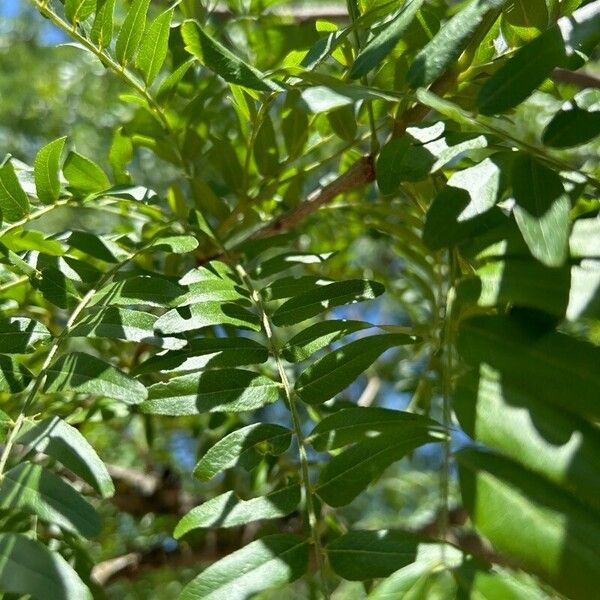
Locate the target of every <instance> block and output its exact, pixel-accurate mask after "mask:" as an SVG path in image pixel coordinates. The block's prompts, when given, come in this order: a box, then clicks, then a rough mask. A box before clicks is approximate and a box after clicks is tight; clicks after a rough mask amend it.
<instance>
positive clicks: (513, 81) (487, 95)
mask: <svg viewBox="0 0 600 600" xmlns="http://www.w3.org/2000/svg"><path fill="white" fill-rule="evenodd" d="M564 57H565V46H564V43H563V39H562V37H561V35H560V31H559V29H558V27H556V26H555V27H551V28H550V29H547V30H546V31H545V32H544V33H542V35H540V36H539V37H537V38H535V39H534V40H533V41H532V42H529V43H528V44H526V45H525V46H523V47H522V48H519V50H517V52H516V53H515V54H514V55H513V56H512V57H511V58H509V59H508V60H507V61H506V63H504V65H502V67H500V69H499V70H498V71H496V72H495V73H494V74H493V75H492V76H491V77H490V78H489V79H488V80H487V81H486V82H485V83H484V84H483V87H482V88H481V92H480V93H479V97H478V98H477V106H478V107H479V111H480V112H481V113H482V114H484V115H493V114H496V113H502V112H505V111H507V110H509V109H511V108H513V107H515V106H517V105H518V104H520V103H521V102H523V100H525V99H526V98H527V97H529V95H530V94H531V93H532V92H533V91H534V90H535V89H536V88H537V87H538V86H539V85H540V84H541V83H542V82H543V81H544V80H545V79H546V78H547V77H548V76H549V75H550V73H551V72H552V70H553V69H554V68H555V67H557V66H558V65H560V64H561V63H562V62H563V60H564Z"/></svg>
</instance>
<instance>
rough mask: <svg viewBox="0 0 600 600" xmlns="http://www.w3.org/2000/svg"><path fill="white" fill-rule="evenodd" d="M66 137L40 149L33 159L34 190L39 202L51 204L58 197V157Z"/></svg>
mask: <svg viewBox="0 0 600 600" xmlns="http://www.w3.org/2000/svg"><path fill="white" fill-rule="evenodd" d="M66 139H67V138H66V137H62V138H58V139H57V140H54V141H53V142H50V143H49V144H47V145H46V146H44V147H43V148H41V149H40V151H39V152H38V153H37V155H36V157H35V163H34V171H33V174H34V177H35V189H36V191H37V196H38V198H39V199H40V202H43V203H44V204H53V203H54V202H56V201H57V200H58V198H59V196H60V180H59V173H60V157H61V155H62V151H63V148H64V147H65V141H66Z"/></svg>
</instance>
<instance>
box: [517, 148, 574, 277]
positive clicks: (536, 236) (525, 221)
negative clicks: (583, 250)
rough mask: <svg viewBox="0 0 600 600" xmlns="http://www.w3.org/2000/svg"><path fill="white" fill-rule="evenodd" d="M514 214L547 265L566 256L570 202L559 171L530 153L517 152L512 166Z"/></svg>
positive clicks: (558, 262) (554, 264)
mask: <svg viewBox="0 0 600 600" xmlns="http://www.w3.org/2000/svg"><path fill="white" fill-rule="evenodd" d="M512 186H513V194H514V197H515V200H516V206H515V208H514V215H515V219H516V221H517V224H518V226H519V229H520V230H521V233H522V234H523V238H524V240H525V242H526V243H527V246H528V248H529V250H530V251H531V253H532V254H533V256H535V258H537V259H538V260H539V261H540V262H542V263H543V264H544V265H546V266H548V267H559V266H561V265H562V264H564V262H565V260H566V258H567V251H568V243H569V229H570V219H569V210H570V208H571V204H570V202H569V197H568V196H567V194H566V193H565V190H564V188H563V185H562V182H561V180H560V176H559V175H558V173H556V172H555V171H553V170H552V169H549V168H548V167H546V166H544V165H542V164H541V163H539V162H538V161H536V160H535V159H534V158H532V157H531V156H530V155H529V154H521V155H519V156H517V158H516V159H515V161H514V163H513V168H512Z"/></svg>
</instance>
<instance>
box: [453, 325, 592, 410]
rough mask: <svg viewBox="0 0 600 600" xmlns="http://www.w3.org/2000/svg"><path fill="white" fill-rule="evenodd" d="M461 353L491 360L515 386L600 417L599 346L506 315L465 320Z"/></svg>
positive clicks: (474, 359)
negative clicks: (539, 328)
mask: <svg viewBox="0 0 600 600" xmlns="http://www.w3.org/2000/svg"><path fill="white" fill-rule="evenodd" d="M458 349H459V352H460V354H461V356H462V358H463V359H464V360H465V361H466V362H467V363H468V364H470V365H472V366H478V365H479V364H480V363H487V364H488V365H490V366H491V367H493V368H494V369H497V370H498V371H500V372H501V373H502V378H503V380H504V381H506V383H507V384H510V385H511V387H514V388H515V389H516V390H519V391H522V392H523V393H526V394H528V395H533V396H537V397H539V398H541V399H543V401H544V402H547V403H549V404H552V405H554V406H556V407H558V408H560V409H563V410H566V411H567V412H571V413H574V414H578V415H580V416H582V417H584V418H586V419H589V420H592V421H593V420H594V419H598V418H600V404H599V403H598V394H597V391H598V389H600V387H599V386H600V370H598V369H597V365H598V364H600V363H599V361H600V349H599V348H598V347H596V346H594V345H592V344H590V343H587V342H584V341H581V340H577V339H575V338H572V337H570V336H568V335H565V334H563V333H558V332H555V331H551V332H544V331H539V330H538V329H537V328H536V326H535V324H534V323H524V322H521V321H520V320H517V319H516V318H514V317H513V318H511V317H506V316H482V317H473V318H470V319H467V320H464V321H463V322H462V324H461V327H460V330H459V336H458Z"/></svg>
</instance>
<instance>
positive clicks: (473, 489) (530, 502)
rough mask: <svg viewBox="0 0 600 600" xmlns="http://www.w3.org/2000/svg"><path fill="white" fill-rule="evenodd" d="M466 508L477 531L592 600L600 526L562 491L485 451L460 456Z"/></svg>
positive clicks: (570, 592) (562, 588) (574, 594)
mask: <svg viewBox="0 0 600 600" xmlns="http://www.w3.org/2000/svg"><path fill="white" fill-rule="evenodd" d="M456 457H457V460H458V463H459V474H460V486H461V491H462V498H463V502H464V505H465V507H466V508H467V510H468V511H469V514H470V516H471V520H472V522H473V524H474V525H475V527H476V528H477V530H478V531H480V532H481V533H482V534H483V535H484V536H485V537H486V538H487V539H489V540H490V541H491V542H492V543H493V544H494V547H495V548H496V549H497V550H498V551H499V552H501V553H503V554H504V555H507V556H509V557H511V558H512V559H513V560H515V561H517V562H518V564H520V565H522V567H523V568H524V569H526V570H527V571H530V572H532V573H535V574H537V575H539V576H540V577H541V578H542V579H544V580H545V581H547V582H548V583H550V584H551V585H552V586H553V587H555V588H556V589H557V590H558V591H559V592H561V593H562V594H565V595H567V596H568V597H569V598H580V599H582V600H583V599H585V598H593V597H594V594H595V593H596V589H597V581H596V577H595V569H596V565H597V564H598V562H599V561H600V542H599V540H600V526H599V525H598V518H597V517H596V513H590V511H589V510H587V509H585V508H584V507H583V506H582V505H581V504H579V503H578V502H577V501H575V500H572V499H571V498H569V497H568V496H566V495H565V494H563V493H561V491H560V489H559V488H557V487H555V486H553V485H551V484H550V483H548V482H547V481H545V480H543V479H542V478H541V477H539V476H537V475H535V474H534V473H532V472H531V471H529V470H527V469H523V468H522V467H519V466H518V465H517V464H516V463H514V462H512V461H510V460H508V459H507V458H504V457H502V456H500V455H497V454H495V453H492V452H487V451H485V450H479V449H475V448H468V449H465V450H461V451H460V452H458V453H457V455H456Z"/></svg>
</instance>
